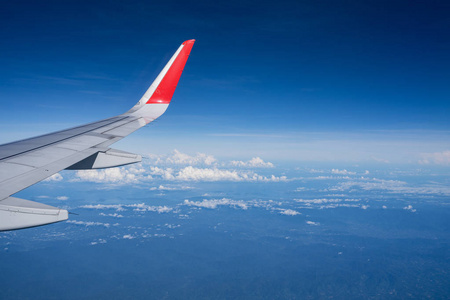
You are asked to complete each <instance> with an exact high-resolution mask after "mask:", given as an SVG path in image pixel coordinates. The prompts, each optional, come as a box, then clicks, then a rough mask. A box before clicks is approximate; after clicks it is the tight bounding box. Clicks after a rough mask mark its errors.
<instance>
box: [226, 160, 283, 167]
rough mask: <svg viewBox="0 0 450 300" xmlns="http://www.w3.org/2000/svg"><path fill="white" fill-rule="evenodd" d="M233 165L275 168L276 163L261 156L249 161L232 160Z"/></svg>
mask: <svg viewBox="0 0 450 300" xmlns="http://www.w3.org/2000/svg"><path fill="white" fill-rule="evenodd" d="M230 164H231V165H232V166H235V167H246V168H273V167H274V165H273V163H271V162H265V161H264V160H262V158H260V157H254V158H252V159H251V160H249V161H246V162H244V161H241V160H232V161H231V162H230Z"/></svg>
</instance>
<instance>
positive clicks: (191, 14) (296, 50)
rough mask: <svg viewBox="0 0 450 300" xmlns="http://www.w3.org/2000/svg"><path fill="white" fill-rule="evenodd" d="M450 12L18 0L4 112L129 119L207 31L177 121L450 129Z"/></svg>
mask: <svg viewBox="0 0 450 300" xmlns="http://www.w3.org/2000/svg"><path fill="white" fill-rule="evenodd" d="M449 11H450V3H449V2H448V1H378V0H377V1H223V2H213V1H192V2H191V1H153V3H152V2H149V1H14V2H5V3H3V5H2V9H1V10H0V25H1V26H0V38H1V40H2V47H0V53H1V55H0V66H1V68H0V70H1V72H0V101H1V105H2V109H1V113H0V117H1V118H2V119H3V121H2V123H3V124H9V123H10V122H12V121H13V120H14V119H16V118H17V117H21V118H22V119H23V120H24V122H29V123H30V124H36V123H37V124H41V123H42V122H48V123H55V124H61V126H63V125H65V124H66V123H67V125H72V124H73V125H75V124H79V123H82V122H85V121H93V120H96V119H98V118H101V117H109V116H112V115H116V114H119V113H122V112H124V111H126V110H127V109H128V108H129V107H131V106H132V105H133V104H134V103H135V102H137V100H138V99H139V98H140V97H141V95H142V94H143V92H144V91H145V90H146V89H147V87H148V85H149V84H150V83H151V81H152V80H153V79H154V78H155V77H156V75H157V74H158V73H159V71H160V69H161V68H162V67H163V66H164V64H165V62H166V61H167V60H168V59H169V58H170V56H171V55H172V53H173V52H174V51H175V50H176V48H177V47H178V45H179V44H180V43H181V42H183V41H184V40H186V39H191V38H195V39H196V40H197V42H196V44H195V46H194V49H193V51H192V54H191V58H190V60H189V61H188V64H187V67H186V70H185V73H184V74H183V76H182V78H181V81H180V84H179V87H178V89H177V91H176V92H175V96H174V101H173V103H172V105H171V107H170V109H169V111H168V113H167V116H164V118H166V119H164V120H168V121H170V122H172V123H174V122H180V123H183V124H181V125H182V126H181V127H182V128H192V131H194V130H202V129H204V128H214V132H215V133H229V132H232V133H236V132H243V131H250V132H263V133H266V132H270V133H279V132H285V131H299V130H322V131H323V130H325V131H334V130H344V131H345V130H359V129H363V130H394V129H395V130H405V129H406V130H418V129H419V130H449V129H450V122H449V118H448V116H449V115H450V101H449V96H450V88H449V78H450V76H449V75H450V71H449V70H450V59H449V58H450V55H449V50H450V34H449V33H450V14H449V13H448V12H449ZM25 120H26V121H25ZM180 120H183V121H180ZM161 122H163V121H161ZM190 126H192V127H190ZM55 127H57V126H55ZM56 129H60V128H59V127H58V128H55V130H56Z"/></svg>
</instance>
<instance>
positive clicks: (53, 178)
mask: <svg viewBox="0 0 450 300" xmlns="http://www.w3.org/2000/svg"><path fill="white" fill-rule="evenodd" d="M63 179H64V177H62V175H61V174H59V173H56V174H53V175H52V176H50V177H49V178H47V179H45V180H44V181H47V182H49V181H61V180H63Z"/></svg>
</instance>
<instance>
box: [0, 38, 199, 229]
mask: <svg viewBox="0 0 450 300" xmlns="http://www.w3.org/2000/svg"><path fill="white" fill-rule="evenodd" d="M194 42H195V40H188V41H185V42H184V43H183V44H181V46H180V47H179V48H178V50H177V51H176V52H175V54H174V55H173V56H172V58H171V59H170V60H169V62H168V63H167V64H166V66H165V67H164V69H163V70H162V71H161V73H160V74H159V75H158V77H157V78H156V79H155V81H154V82H153V83H152V85H151V86H150V87H149V89H148V90H147V92H146V93H145V94H144V96H142V98H141V99H140V100H139V102H138V103H137V104H136V105H135V106H134V107H133V108H132V109H130V110H129V111H128V112H126V113H124V114H122V115H119V116H116V117H112V118H109V119H105V120H101V121H98V122H94V123H90V124H86V125H83V126H79V127H75V128H71V129H67V130H62V131H58V132H54V133H50V134H46V135H42V136H38V137H34V138H30V139H25V140H21V141H17V142H13V143H9V144H4V145H0V231H1V230H13V229H21V228H27V227H34V226H40V225H44V224H49V223H54V222H58V221H63V220H67V219H68V212H67V210H63V209H59V208H56V207H52V206H48V205H44V204H41V203H37V202H33V201H29V200H24V199H19V198H15V197H11V196H12V195H13V194H15V193H17V192H19V191H21V190H23V189H25V188H27V187H29V186H30V185H33V184H35V183H37V182H40V181H42V180H44V179H46V178H47V177H50V176H51V175H53V174H55V173H57V172H59V171H61V170H65V169H68V170H85V169H100V168H111V167H117V166H123V165H127V164H132V163H136V162H140V161H141V156H139V155H135V154H132V153H127V152H124V151H120V150H115V149H112V148H110V146H111V144H113V143H115V142H117V141H118V140H120V139H122V138H124V137H125V136H127V135H129V134H130V133H132V132H134V131H136V130H137V129H139V128H141V127H143V126H145V125H147V124H148V123H150V122H152V121H153V120H155V119H157V118H158V117H159V116H161V115H162V114H163V113H164V112H165V111H166V109H167V107H168V106H169V103H170V100H171V99H172V95H173V93H174V92H175V88H176V86H177V84H178V81H179V79H180V76H181V73H182V72H183V69H184V66H185V64H186V61H187V59H188V57H189V54H190V52H191V49H192V46H193V45H194Z"/></svg>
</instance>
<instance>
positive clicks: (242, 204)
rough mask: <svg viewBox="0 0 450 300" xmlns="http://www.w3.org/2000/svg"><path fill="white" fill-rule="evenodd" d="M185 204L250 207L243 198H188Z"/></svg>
mask: <svg viewBox="0 0 450 300" xmlns="http://www.w3.org/2000/svg"><path fill="white" fill-rule="evenodd" d="M184 205H188V206H195V207H203V208H209V209H216V208H217V207H218V206H231V207H234V208H240V209H244V210H246V209H248V205H247V204H246V203H245V202H244V201H242V200H238V201H236V200H231V199H227V198H222V199H211V200H206V199H204V200H203V201H189V200H187V199H186V200H184Z"/></svg>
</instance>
